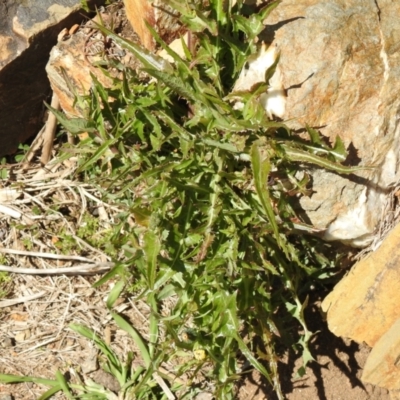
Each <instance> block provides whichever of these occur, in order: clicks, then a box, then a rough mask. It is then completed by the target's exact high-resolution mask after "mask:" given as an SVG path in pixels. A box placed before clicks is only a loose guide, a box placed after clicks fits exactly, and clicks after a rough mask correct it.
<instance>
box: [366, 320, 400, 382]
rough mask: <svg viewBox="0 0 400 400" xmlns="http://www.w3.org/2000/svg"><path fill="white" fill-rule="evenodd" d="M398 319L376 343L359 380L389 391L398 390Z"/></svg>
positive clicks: (399, 375) (399, 321)
mask: <svg viewBox="0 0 400 400" xmlns="http://www.w3.org/2000/svg"><path fill="white" fill-rule="evenodd" d="M399 332H400V319H398V320H396V322H395V323H394V324H393V325H392V326H391V328H390V329H389V330H388V331H387V332H386V333H385V334H384V335H383V336H382V337H381V338H380V339H379V340H378V341H377V343H376V344H375V346H374V348H373V349H372V351H371V353H370V354H369V356H368V359H367V362H366V363H365V365H364V370H363V374H362V377H361V379H362V380H363V381H364V382H367V383H372V384H373V385H377V386H381V387H384V388H386V389H389V390H398V389H400V335H399Z"/></svg>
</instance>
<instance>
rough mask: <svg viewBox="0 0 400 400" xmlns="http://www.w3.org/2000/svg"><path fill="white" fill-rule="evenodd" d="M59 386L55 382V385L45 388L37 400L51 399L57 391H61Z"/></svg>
mask: <svg viewBox="0 0 400 400" xmlns="http://www.w3.org/2000/svg"><path fill="white" fill-rule="evenodd" d="M61 390H62V389H61V386H60V385H58V384H57V386H54V387H52V388H50V389H49V390H47V391H46V392H45V393H43V394H42V395H41V396H40V397H39V398H38V399H37V400H48V399H52V398H53V396H54V395H55V394H56V393H58V392H61Z"/></svg>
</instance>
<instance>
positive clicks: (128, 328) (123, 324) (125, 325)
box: [111, 312, 151, 368]
mask: <svg viewBox="0 0 400 400" xmlns="http://www.w3.org/2000/svg"><path fill="white" fill-rule="evenodd" d="M111 315H112V317H113V318H114V321H115V322H116V324H117V325H118V326H119V327H120V328H121V329H123V330H124V331H125V332H126V333H128V334H129V335H130V336H131V337H132V339H133V340H134V341H135V343H136V345H137V346H138V347H139V350H140V354H141V356H142V358H143V361H144V364H145V366H146V368H149V366H150V364H151V358H150V354H149V350H148V348H147V345H146V344H145V342H144V340H143V339H142V337H141V336H140V334H139V332H138V331H136V329H135V328H133V326H132V325H130V324H129V322H127V321H126V320H125V319H124V318H122V317H121V316H120V315H118V314H117V313H115V312H111Z"/></svg>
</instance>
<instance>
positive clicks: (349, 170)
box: [282, 145, 376, 175]
mask: <svg viewBox="0 0 400 400" xmlns="http://www.w3.org/2000/svg"><path fill="white" fill-rule="evenodd" d="M282 148H283V149H284V151H285V156H286V157H287V158H288V159H289V160H291V161H298V162H305V163H309V164H314V165H318V166H319V167H322V168H325V169H327V170H330V171H335V172H338V173H340V174H346V175H347V174H354V173H355V172H357V171H364V170H373V169H375V168H376V167H373V166H362V167H345V166H344V165H341V164H338V163H334V162H332V161H329V160H327V159H326V158H322V157H319V156H316V155H314V154H310V153H308V152H306V151H303V150H300V149H297V148H295V147H291V146H288V145H282Z"/></svg>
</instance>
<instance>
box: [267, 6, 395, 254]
mask: <svg viewBox="0 0 400 400" xmlns="http://www.w3.org/2000/svg"><path fill="white" fill-rule="evenodd" d="M399 16H400V3H399V2H394V1H389V0H330V1H329V2H327V1H321V0H282V1H281V4H280V5H279V6H278V7H277V8H276V9H275V10H273V12H272V13H271V14H270V16H269V17H268V18H267V20H266V21H265V23H266V25H267V26H266V30H265V32H264V33H263V36H262V39H263V40H265V41H267V42H271V41H272V42H273V45H275V46H276V47H277V49H278V50H279V51H280V52H281V58H280V63H279V66H278V70H279V73H280V74H281V79H282V83H283V86H284V88H285V89H287V94H288V96H287V99H286V113H285V115H284V117H283V119H284V120H288V121H289V122H288V125H290V126H291V127H292V128H295V129H299V128H303V127H304V126H305V124H308V125H310V126H312V127H315V128H318V129H319V130H320V131H321V133H322V134H323V135H325V136H326V137H328V138H329V139H330V140H331V141H334V140H335V138H336V136H337V135H339V136H340V138H341V139H342V140H343V141H344V143H345V144H346V145H347V146H349V145H350V144H351V143H352V145H353V146H354V147H355V149H356V153H357V154H356V156H355V157H354V159H353V165H355V164H358V162H357V159H360V160H361V162H360V164H359V165H368V166H375V167H376V168H375V169H374V170H372V171H368V170H365V171H362V172H359V173H357V175H358V177H356V176H353V177H350V178H338V176H337V175H335V174H333V173H325V172H321V171H320V172H319V173H317V172H316V173H315V174H314V183H315V185H314V190H315V193H314V194H313V195H312V197H311V198H310V199H307V198H303V199H302V200H301V204H302V206H303V207H304V208H305V209H306V210H307V215H308V217H309V218H310V220H311V222H312V223H313V224H314V225H316V226H318V227H320V228H325V229H326V233H325V239H327V240H342V241H345V242H348V243H350V244H352V245H355V246H359V247H362V246H365V245H366V244H368V243H369V242H370V241H371V240H372V238H373V232H374V229H375V227H376V226H377V224H378V223H379V220H380V217H381V209H382V207H383V204H384V202H385V199H386V196H387V192H388V191H389V190H388V189H389V187H390V185H391V184H393V183H394V182H396V181H397V180H398V179H399V177H400V176H399V172H398V165H399V155H398V148H399V141H400V135H399V132H400V128H399V116H400V96H398V92H399V88H400V51H399V50H400V25H399V24H398V17H399Z"/></svg>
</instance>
